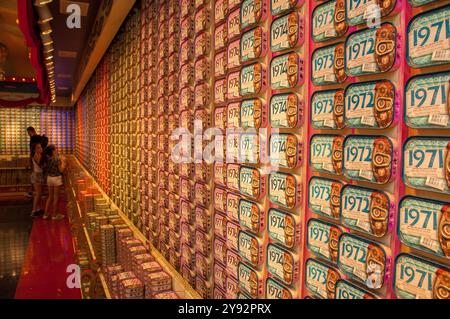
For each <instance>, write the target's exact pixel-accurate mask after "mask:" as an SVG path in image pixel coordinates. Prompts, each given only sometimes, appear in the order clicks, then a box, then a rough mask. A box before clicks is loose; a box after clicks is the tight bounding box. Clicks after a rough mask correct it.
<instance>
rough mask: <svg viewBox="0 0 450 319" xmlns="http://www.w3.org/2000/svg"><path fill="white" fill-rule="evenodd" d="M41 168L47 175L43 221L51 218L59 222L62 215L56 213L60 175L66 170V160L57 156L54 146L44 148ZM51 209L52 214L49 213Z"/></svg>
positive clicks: (61, 179) (61, 178) (60, 184)
mask: <svg viewBox="0 0 450 319" xmlns="http://www.w3.org/2000/svg"><path fill="white" fill-rule="evenodd" d="M43 164H44V165H43V166H44V169H45V173H46V175H47V187H48V199H47V203H46V204H45V214H44V216H43V218H44V219H48V218H49V217H50V216H52V215H53V216H52V219H53V220H61V219H63V218H64V215H62V214H60V213H57V211H58V200H59V188H60V187H61V186H62V185H63V177H62V173H63V172H64V170H65V169H66V159H65V157H64V156H59V155H58V150H57V149H56V147H55V146H54V145H49V146H47V147H46V149H45V151H44V156H43ZM50 208H52V210H51V211H52V214H51V213H50Z"/></svg>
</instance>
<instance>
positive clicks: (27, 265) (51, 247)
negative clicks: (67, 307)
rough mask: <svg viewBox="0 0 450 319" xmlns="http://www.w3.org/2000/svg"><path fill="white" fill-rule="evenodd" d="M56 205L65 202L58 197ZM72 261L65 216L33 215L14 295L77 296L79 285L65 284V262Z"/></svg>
mask: <svg viewBox="0 0 450 319" xmlns="http://www.w3.org/2000/svg"><path fill="white" fill-rule="evenodd" d="M60 205H61V211H65V207H66V205H65V203H64V202H63V201H61V203H60ZM74 263H75V259H74V250H73V244H72V236H71V234H70V226H69V221H68V219H67V218H66V219H64V220H62V221H45V220H43V219H41V218H37V219H35V220H34V222H33V228H32V231H31V235H30V240H29V244H28V248H27V252H26V255H25V260H24V263H23V268H22V273H21V275H20V279H19V283H18V285H17V288H16V295H15V298H16V299H57V298H58V299H80V298H81V291H80V289H78V288H68V287H67V284H66V280H67V276H68V275H69V274H68V273H67V272H66V269H67V266H68V265H70V264H74Z"/></svg>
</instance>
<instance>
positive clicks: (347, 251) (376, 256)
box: [338, 233, 390, 289]
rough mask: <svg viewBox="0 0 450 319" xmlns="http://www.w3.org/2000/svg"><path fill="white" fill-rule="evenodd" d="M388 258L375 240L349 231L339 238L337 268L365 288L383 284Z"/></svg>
mask: <svg viewBox="0 0 450 319" xmlns="http://www.w3.org/2000/svg"><path fill="white" fill-rule="evenodd" d="M388 258H390V257H389V256H387V255H386V250H385V248H384V247H383V246H381V245H380V244H378V243H376V242H371V241H368V240H366V239H363V238H361V237H358V236H355V235H352V234H349V233H343V234H342V235H341V237H340V239H339V252H338V267H339V270H341V271H342V272H343V273H345V274H346V275H347V276H349V277H350V278H352V279H354V280H356V281H358V282H360V283H362V284H364V285H365V286H366V287H367V288H370V289H381V288H382V287H383V286H384V283H385V277H386V266H387V265H388V262H389V260H388Z"/></svg>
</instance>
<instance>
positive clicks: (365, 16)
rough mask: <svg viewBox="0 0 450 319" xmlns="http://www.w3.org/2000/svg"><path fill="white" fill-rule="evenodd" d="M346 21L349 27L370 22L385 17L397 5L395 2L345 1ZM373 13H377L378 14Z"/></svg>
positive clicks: (391, 0) (388, 0) (393, 0)
mask: <svg viewBox="0 0 450 319" xmlns="http://www.w3.org/2000/svg"><path fill="white" fill-rule="evenodd" d="M345 3H346V7H345V12H346V20H347V23H348V24H349V25H351V26H355V25H358V24H362V23H364V22H367V21H368V20H369V21H370V20H371V19H374V18H375V17H378V18H380V17H385V16H387V15H389V14H390V13H391V12H392V11H393V10H394V8H395V6H396V5H397V0H387V1H373V0H372V1H361V0H346V1H345ZM374 12H379V13H378V14H376V13H374Z"/></svg>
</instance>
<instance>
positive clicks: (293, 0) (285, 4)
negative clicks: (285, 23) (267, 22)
mask: <svg viewBox="0 0 450 319" xmlns="http://www.w3.org/2000/svg"><path fill="white" fill-rule="evenodd" d="M303 2H304V1H303V0H270V13H271V14H272V15H273V16H276V15H279V14H283V13H285V12H286V11H289V10H290V9H292V8H295V6H296V5H297V4H299V3H303Z"/></svg>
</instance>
